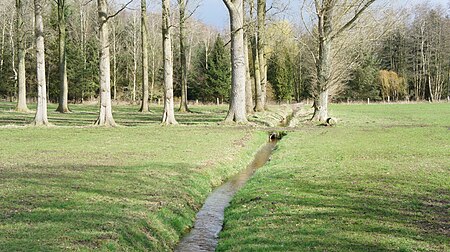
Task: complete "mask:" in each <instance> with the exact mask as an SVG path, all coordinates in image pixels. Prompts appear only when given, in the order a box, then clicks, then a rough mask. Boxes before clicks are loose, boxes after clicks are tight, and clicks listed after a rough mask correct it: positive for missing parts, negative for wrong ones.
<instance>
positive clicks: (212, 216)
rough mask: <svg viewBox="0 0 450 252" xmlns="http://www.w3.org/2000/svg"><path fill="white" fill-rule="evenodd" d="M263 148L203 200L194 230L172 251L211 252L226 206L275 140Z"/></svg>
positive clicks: (214, 247) (259, 163)
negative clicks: (243, 168) (237, 172)
mask: <svg viewBox="0 0 450 252" xmlns="http://www.w3.org/2000/svg"><path fill="white" fill-rule="evenodd" d="M270 138H271V141H270V142H268V143H267V144H266V145H265V146H263V147H262V148H261V149H260V150H259V151H258V152H257V153H256V155H255V157H254V159H253V161H252V162H251V163H250V164H249V165H248V166H247V168H246V169H245V170H243V171H242V172H240V173H239V174H237V175H235V176H234V177H232V178H231V179H230V180H228V181H227V182H225V183H224V184H222V185H221V186H220V187H218V188H216V189H215V190H214V191H213V192H212V193H211V194H210V195H209V196H208V198H207V199H206V201H205V204H204V205H203V207H202V208H201V209H200V211H199V212H198V213H197V216H196V220H195V224H194V227H193V228H192V229H191V231H190V233H189V234H187V235H186V236H185V237H184V238H183V239H182V240H181V241H180V243H179V244H178V246H177V248H176V249H175V251H179V252H191V251H192V252H194V251H195V252H199V251H214V250H215V249H216V247H217V244H218V242H219V233H220V231H221V230H222V226H223V220H224V211H225V208H226V207H227V206H228V205H229V204H230V201H231V199H232V198H233V196H234V194H235V193H236V192H237V191H238V190H239V189H240V188H241V187H242V186H243V185H244V184H245V183H246V182H247V180H248V179H249V178H250V177H251V176H252V175H253V173H254V172H255V171H256V170H257V169H258V168H260V167H262V166H263V165H264V164H265V163H266V162H267V161H268V160H269V158H270V154H271V153H272V151H273V149H274V148H275V146H276V144H277V140H276V139H273V138H272V136H271V137H270Z"/></svg>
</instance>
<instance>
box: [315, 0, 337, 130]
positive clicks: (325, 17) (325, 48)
mask: <svg viewBox="0 0 450 252" xmlns="http://www.w3.org/2000/svg"><path fill="white" fill-rule="evenodd" d="M332 10H333V9H332V8H330V9H329V10H326V11H324V12H323V13H322V14H321V15H318V16H319V27H318V30H319V55H318V59H317V63H316V68H317V86H316V90H315V97H314V115H313V118H312V119H313V120H318V121H321V122H325V121H326V120H327V119H328V88H329V87H328V83H329V82H330V79H331V43H332V41H331V39H330V33H331V31H332V24H331V22H332V20H331V19H332V14H333V13H332Z"/></svg>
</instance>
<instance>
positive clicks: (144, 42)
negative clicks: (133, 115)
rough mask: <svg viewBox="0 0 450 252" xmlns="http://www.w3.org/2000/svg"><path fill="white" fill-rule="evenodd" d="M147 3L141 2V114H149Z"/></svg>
mask: <svg viewBox="0 0 450 252" xmlns="http://www.w3.org/2000/svg"><path fill="white" fill-rule="evenodd" d="M147 23H148V18H147V2H146V0H141V46H142V55H141V57H142V73H141V74H142V101H141V108H140V109H139V111H140V112H148V41H147V35H148V29H147Z"/></svg>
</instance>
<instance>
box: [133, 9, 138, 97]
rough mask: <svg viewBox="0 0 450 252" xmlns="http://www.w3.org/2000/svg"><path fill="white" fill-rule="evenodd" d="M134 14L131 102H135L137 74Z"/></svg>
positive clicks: (134, 17)
mask: <svg viewBox="0 0 450 252" xmlns="http://www.w3.org/2000/svg"><path fill="white" fill-rule="evenodd" d="M136 23H137V22H136V14H133V104H134V103H135V102H136V79H137V77H136V75H137V61H138V58H137V31H136V30H137V28H136V26H137V25H136Z"/></svg>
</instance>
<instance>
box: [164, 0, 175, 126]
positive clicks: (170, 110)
mask: <svg viewBox="0 0 450 252" xmlns="http://www.w3.org/2000/svg"><path fill="white" fill-rule="evenodd" d="M170 29H171V26H170V0H162V37H163V57H164V112H163V116H162V124H165V125H169V124H177V121H176V120H175V111H174V104H173V55H172V40H171V37H170Z"/></svg>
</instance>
